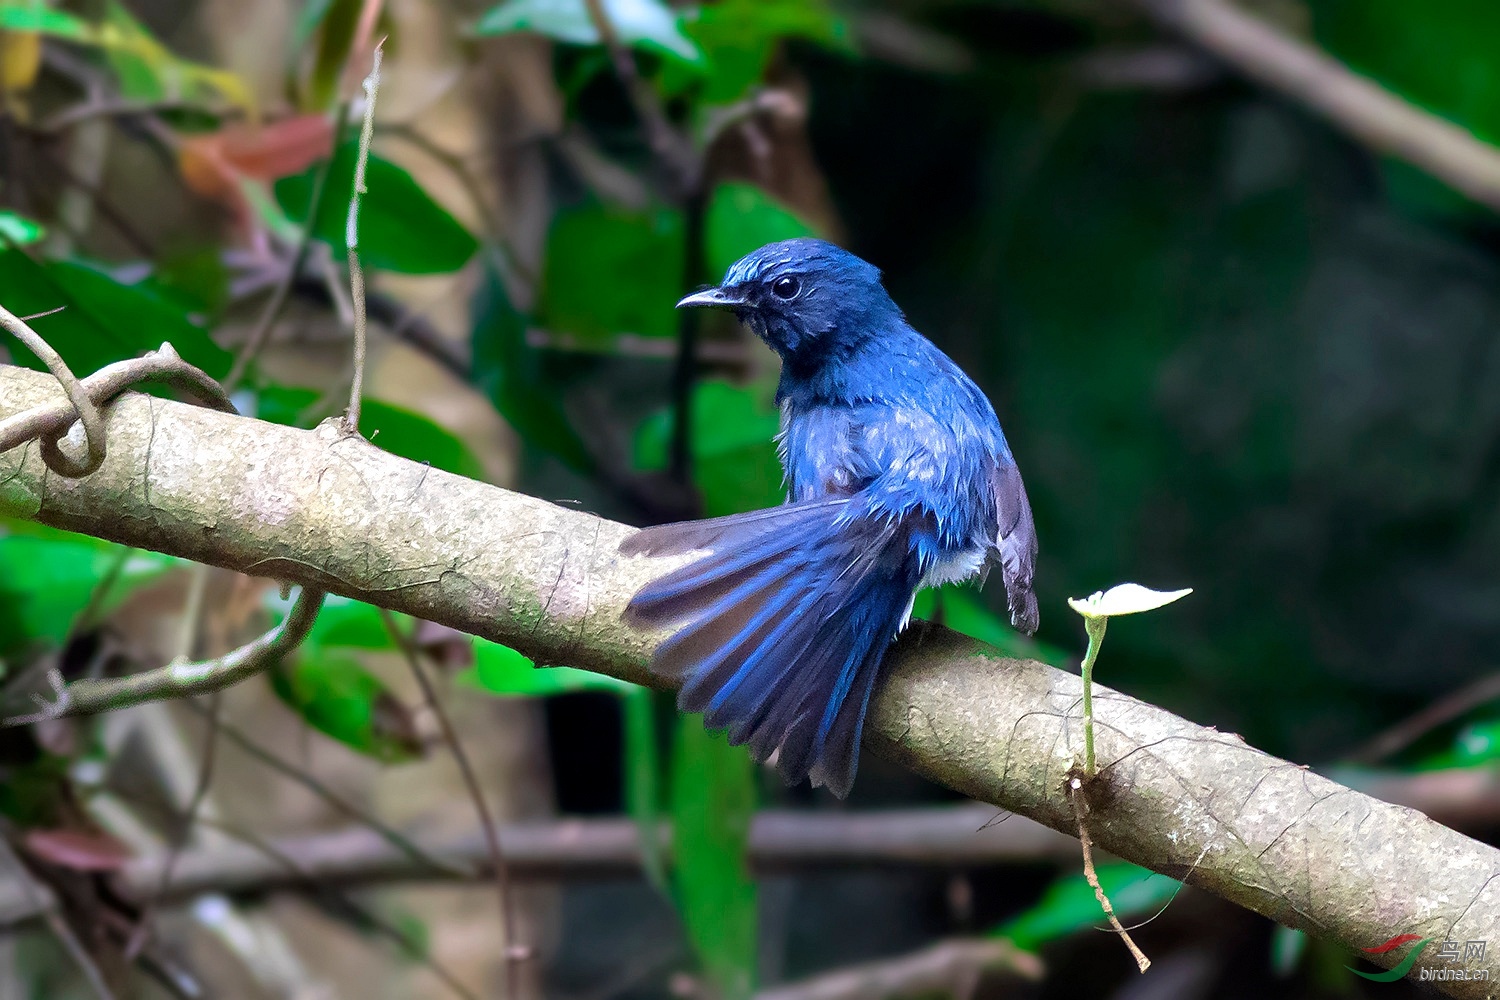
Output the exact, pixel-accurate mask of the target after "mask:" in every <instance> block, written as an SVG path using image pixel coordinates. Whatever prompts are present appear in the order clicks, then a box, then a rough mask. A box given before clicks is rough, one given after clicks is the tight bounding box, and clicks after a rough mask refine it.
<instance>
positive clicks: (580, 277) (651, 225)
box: [538, 203, 684, 339]
mask: <svg viewBox="0 0 1500 1000" xmlns="http://www.w3.org/2000/svg"><path fill="white" fill-rule="evenodd" d="M683 252H684V251H683V229H682V213H681V212H680V211H677V210H676V209H670V208H652V209H647V210H645V211H640V212H637V211H632V210H629V209H623V208H617V207H614V206H608V205H601V204H597V203H596V204H590V205H585V206H583V207H580V208H573V209H568V210H565V211H563V212H560V213H559V214H558V215H557V216H556V218H554V219H553V222H552V229H551V232H549V233H548V235H547V256H546V261H545V263H544V266H543V274H542V289H541V297H540V304H539V306H538V314H539V316H540V318H541V323H542V325H543V326H545V327H547V328H548V329H551V330H558V331H562V332H566V333H572V334H575V335H576V336H579V337H582V338H585V339H587V338H601V339H602V338H609V337H613V336H614V335H615V334H619V333H634V334H638V335H640V336H643V337H671V336H674V335H675V334H676V332H677V311H676V309H675V308H674V306H675V304H676V302H677V299H678V298H679V297H680V296H679V294H678V293H679V291H680V290H681V287H682V273H683V266H682V265H683Z"/></svg>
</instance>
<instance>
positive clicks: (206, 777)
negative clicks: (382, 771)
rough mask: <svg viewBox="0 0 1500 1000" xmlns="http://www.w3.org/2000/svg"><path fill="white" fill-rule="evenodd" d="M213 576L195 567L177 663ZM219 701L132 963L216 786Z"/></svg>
mask: <svg viewBox="0 0 1500 1000" xmlns="http://www.w3.org/2000/svg"><path fill="white" fill-rule="evenodd" d="M212 577H213V569H212V568H211V567H209V566H204V565H202V564H198V565H196V566H194V567H193V575H192V578H191V580H190V582H189V584H188V591H187V599H186V600H185V601H184V602H183V608H182V632H181V634H180V635H179V636H178V640H177V655H176V656H174V657H173V662H174V663H186V662H189V661H191V659H192V658H193V656H194V655H195V654H196V653H197V651H198V646H199V640H200V637H201V636H202V634H203V622H204V618H205V616H206V615H207V613H208V611H207V609H208V586H209V583H210V582H211V580H212ZM219 702H220V698H219V692H218V691H214V692H213V693H212V694H211V695H210V706H209V711H208V725H207V727H206V728H205V729H204V733H203V753H202V756H201V758H200V761H199V765H198V778H197V781H196V782H195V784H194V786H193V794H192V795H191V796H189V798H188V804H187V808H186V809H184V810H183V814H182V816H181V817H180V818H179V819H178V823H177V828H176V830H175V831H174V834H173V836H172V843H171V846H170V847H169V848H168V850H167V860H166V863H165V864H163V865H162V867H161V882H160V883H158V885H157V887H156V892H155V894H154V895H152V897H151V898H150V899H149V900H148V901H147V902H146V905H145V907H144V908H143V909H142V911H141V914H140V916H139V917H138V918H137V920H136V923H135V929H134V930H133V931H132V932H131V934H130V938H129V940H128V941H127V942H126V944H125V957H126V958H127V959H130V960H132V961H133V960H134V959H135V958H136V956H138V955H139V954H140V953H141V950H142V949H143V948H144V947H145V946H146V941H147V938H148V937H149V935H150V933H151V926H152V923H153V921H154V918H155V916H156V907H157V905H158V901H159V900H160V899H161V898H162V897H164V896H165V895H166V894H167V891H168V890H169V889H170V888H171V886H172V873H173V871H174V870H175V869H176V868H177V862H178V859H180V858H181V857H182V852H183V849H184V848H186V847H187V844H188V839H189V838H190V837H191V836H192V835H193V824H194V823H196V822H197V820H198V812H199V810H200V809H202V808H203V802H204V800H205V799H206V798H208V788H209V785H210V784H212V783H213V773H214V761H215V760H216V759H217V756H218V753H217V751H218V745H219V713H220V704H219Z"/></svg>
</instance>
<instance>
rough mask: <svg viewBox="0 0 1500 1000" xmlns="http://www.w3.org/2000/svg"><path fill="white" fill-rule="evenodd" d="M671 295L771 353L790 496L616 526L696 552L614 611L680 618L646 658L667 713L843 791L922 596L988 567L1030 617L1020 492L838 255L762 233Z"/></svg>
mask: <svg viewBox="0 0 1500 1000" xmlns="http://www.w3.org/2000/svg"><path fill="white" fill-rule="evenodd" d="M679 305H680V306H715V307H720V308H727V309H732V310H733V311H734V312H735V314H736V315H737V316H738V317H739V318H740V319H741V320H742V321H743V322H745V323H746V324H747V325H749V326H750V328H751V329H753V330H754V331H755V332H756V333H757V334H758V335H759V336H760V337H761V338H762V339H764V340H765V341H766V343H768V344H769V345H770V346H771V347H772V348H774V349H775V350H776V352H777V353H778V354H779V355H780V356H781V361H782V369H781V384H780V386H779V387H778V389H777V401H778V403H779V404H780V405H781V409H782V429H781V434H780V436H779V438H778V444H779V447H780V452H781V459H782V466H783V467H784V469H785V471H786V486H787V503H786V505H784V506H782V507H776V508H773V509H771V510H764V511H754V512H752V513H749V514H736V515H733V516H730V517H722V518H715V519H713V520H708V521H693V522H685V523H682V524H668V525H661V526H659V527H655V528H647V529H646V530H644V531H642V532H640V533H639V534H637V535H634V536H632V537H631V538H630V539H628V540H627V541H626V542H625V544H624V546H623V547H622V551H624V552H626V553H644V554H650V555H670V554H681V553H686V552H694V551H704V552H706V553H708V554H707V555H705V556H704V557H703V558H701V559H699V560H697V561H695V562H693V563H690V564H689V565H687V566H684V567H682V568H681V569H678V570H676V571H675V572H673V573H670V574H668V575H666V576H664V577H662V578H661V579H658V580H656V581H654V582H652V583H650V584H648V585H647V586H646V587H645V588H643V589H642V590H641V592H640V593H639V594H637V595H636V596H635V598H634V599H633V600H632V601H631V603H630V606H629V608H628V610H627V612H626V615H627V618H628V619H629V620H630V621H632V622H635V623H637V624H641V625H649V626H657V627H661V626H668V625H675V626H678V630H677V631H676V632H675V634H673V635H672V636H671V637H670V638H669V639H667V640H666V641H665V642H663V643H662V644H661V645H660V647H658V649H657V652H656V656H655V658H654V660H653V663H652V667H653V669H654V670H655V671H657V672H658V673H660V674H661V675H662V676H664V677H667V678H670V679H671V680H673V681H675V682H677V683H679V684H681V686H682V690H681V693H680V695H679V697H678V704H679V706H680V707H681V708H682V709H683V710H684V711H689V712H702V713H704V722H705V724H706V725H708V726H709V727H711V728H716V729H717V728H723V729H727V730H728V732H729V739H730V741H731V742H733V743H748V744H749V746H750V750H751V752H752V753H753V754H754V755H755V757H756V758H757V759H760V760H765V759H767V758H768V757H770V756H771V755H772V754H773V753H775V754H776V764H777V768H778V769H779V770H780V771H781V773H782V775H783V776H784V777H785V778H786V779H787V781H788V782H794V781H799V780H801V779H802V778H805V777H811V778H812V780H813V783H814V784H822V785H826V786H828V788H829V789H830V790H831V791H832V792H833V793H834V794H835V795H838V796H839V797H840V798H842V797H843V796H845V795H847V794H848V793H849V789H850V787H851V786H852V785H853V783H854V773H855V769H856V767H857V765H858V758H859V743H860V734H861V729H862V727H863V724H864V717H865V712H866V710H867V709H868V707H869V700H870V694H871V692H872V691H873V690H874V687H875V682H876V680H877V679H878V678H879V676H880V667H881V663H882V661H883V659H884V657H885V653H886V650H887V648H888V647H889V646H890V643H891V641H892V640H893V639H894V638H895V637H896V635H897V633H898V632H900V630H901V629H902V628H903V627H905V624H906V619H907V617H908V616H909V615H910V613H911V605H912V600H913V598H914V597H915V595H916V592H917V591H918V590H919V589H921V588H922V587H926V586H935V585H938V584H941V583H947V582H951V581H956V580H963V579H967V578H969V577H972V576H978V575H982V574H983V573H985V572H986V571H987V569H988V567H989V566H990V565H992V564H997V565H999V567H1000V570H1001V574H1002V576H1003V578H1004V581H1005V589H1006V595H1007V598H1008V601H1009V606H1010V616H1011V622H1012V624H1013V625H1015V626H1016V627H1017V628H1018V629H1020V630H1021V631H1023V632H1026V633H1027V634H1030V633H1031V632H1034V631H1035V630H1036V626H1037V606H1036V597H1035V595H1034V594H1033V593H1032V589H1031V578H1032V572H1033V568H1034V565H1035V561H1036V548H1037V547H1036V532H1035V529H1034V528H1033V526H1032V522H1031V508H1030V506H1029V504H1028V502H1027V499H1026V490H1025V487H1024V486H1023V485H1022V483H1021V475H1020V472H1019V471H1018V470H1017V469H1016V464H1015V460H1014V459H1013V458H1012V456H1011V453H1010V447H1009V446H1008V445H1007V444H1006V441H1005V435H1004V434H1003V433H1002V432H1001V430H1000V422H999V421H998V420H997V419H996V417H995V411H994V410H993V409H992V408H991V406H990V404H989V401H988V400H987V399H985V397H984V394H983V393H982V392H980V390H979V388H978V387H977V386H976V385H975V384H974V383H973V382H972V381H970V379H969V378H968V376H966V375H965V374H964V373H963V372H962V371H960V370H959V368H958V366H957V365H955V364H954V363H953V362H952V361H951V360H950V359H949V358H948V356H947V355H945V354H943V352H942V351H939V350H938V349H937V348H936V347H934V346H933V344H932V343H931V342H930V341H928V340H927V338H925V337H923V336H922V335H921V334H919V333H917V331H915V330H913V329H912V328H911V327H910V326H909V325H908V324H907V322H906V319H905V317H904V316H903V315H902V313H901V310H900V309H899V308H897V306H896V304H895V303H894V302H892V301H891V298H890V296H889V295H887V294H886V291H885V289H884V287H883V286H882V285H881V283H880V272H879V271H877V270H876V269H875V268H874V267H872V266H871V265H870V264H868V263H866V262H865V261H863V260H860V259H859V258H858V257H856V256H854V255H853V254H850V253H848V252H847V251H844V250H841V249H839V248H838V247H835V246H833V245H832V244H829V243H825V242H823V241H821V240H808V239H802V240H786V241H784V242H781V243H772V244H769V245H768V246H764V247H762V248H761V249H759V250H757V251H755V252H754V253H752V254H750V255H749V256H747V257H745V258H744V259H742V260H740V261H739V262H738V263H736V264H735V265H734V266H733V267H731V268H730V269H729V272H728V273H727V274H726V275H725V277H724V282H723V284H722V285H720V286H719V287H718V288H711V289H707V290H705V291H702V292H698V293H695V294H693V295H690V296H688V297H687V298H685V299H683V300H682V302H681V303H679Z"/></svg>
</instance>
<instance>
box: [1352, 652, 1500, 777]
mask: <svg viewBox="0 0 1500 1000" xmlns="http://www.w3.org/2000/svg"><path fill="white" fill-rule="evenodd" d="M1497 699H1500V673H1493V674H1490V675H1489V676H1488V677H1481V678H1480V679H1479V680H1477V681H1475V682H1474V683H1472V684H1469V685H1467V686H1465V687H1462V688H1459V689H1458V690H1457V691H1454V692H1453V693H1452V694H1450V695H1447V696H1446V697H1443V698H1439V699H1438V700H1437V701H1435V702H1433V703H1432V704H1431V705H1429V706H1427V707H1426V708H1424V709H1422V711H1420V712H1418V713H1417V714H1415V715H1413V716H1411V717H1409V718H1406V719H1403V720H1402V721H1400V722H1398V723H1396V724H1395V725H1394V726H1392V727H1390V728H1389V729H1387V730H1386V731H1385V732H1383V733H1381V734H1380V735H1378V736H1376V737H1375V738H1374V739H1372V740H1371V741H1370V742H1369V743H1367V744H1365V745H1364V746H1363V747H1361V748H1360V749H1358V750H1356V751H1355V752H1354V753H1352V754H1350V755H1349V760H1350V761H1351V762H1353V763H1356V764H1374V763H1377V762H1379V761H1382V760H1385V759H1386V758H1387V757H1391V756H1393V755H1395V754H1398V753H1400V752H1401V751H1402V750H1405V749H1406V748H1407V747H1409V746H1411V745H1412V744H1413V743H1415V742H1417V740H1419V739H1421V738H1422V737H1423V736H1426V735H1427V734H1428V733H1430V732H1432V731H1433V730H1434V729H1436V728H1438V727H1439V726H1443V725H1446V724H1448V723H1450V722H1452V721H1453V720H1454V719H1457V718H1459V717H1460V716H1462V715H1467V714H1468V713H1469V712H1471V711H1473V710H1474V709H1476V708H1479V707H1480V706H1481V705H1486V704H1488V703H1490V702H1492V701H1495V700H1497Z"/></svg>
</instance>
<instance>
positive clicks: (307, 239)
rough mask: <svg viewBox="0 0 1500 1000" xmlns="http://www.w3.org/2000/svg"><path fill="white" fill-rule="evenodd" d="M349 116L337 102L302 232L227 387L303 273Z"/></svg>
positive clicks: (255, 352) (261, 346) (266, 336)
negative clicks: (330, 140)
mask: <svg viewBox="0 0 1500 1000" xmlns="http://www.w3.org/2000/svg"><path fill="white" fill-rule="evenodd" d="M348 117H349V105H347V104H343V105H340V106H339V109H338V111H337V118H336V119H335V120H334V125H333V146H332V148H331V149H330V151H329V154H328V159H326V160H324V161H323V163H322V164H321V165H320V166H319V167H318V169H317V172H316V173H314V174H313V186H312V191H311V193H310V194H309V195H308V199H307V217H306V219H305V221H304V222H303V224H302V232H301V234H300V235H299V236H298V237H297V247H296V249H295V250H293V251H292V257H291V260H290V261H289V262H288V264H287V269H286V273H285V274H283V275H282V276H281V279H280V280H279V281H278V282H277V283H276V287H275V288H274V289H273V290H272V292H271V297H270V298H269V299H267V300H266V304H265V306H264V307H262V309H261V311H260V316H259V317H258V318H257V319H256V321H255V326H254V327H252V328H251V330H250V333H249V334H248V335H247V336H246V337H245V340H244V342H243V343H242V344H241V345H240V352H239V354H237V355H236V356H235V359H234V365H233V366H232V367H231V368H230V369H229V374H228V375H226V376H225V377H224V384H225V385H226V386H228V387H229V388H230V389H233V388H235V387H236V386H238V385H239V384H240V381H241V380H242V379H244V377H245V374H246V373H247V372H248V371H249V370H250V365H251V363H252V362H253V361H254V360H255V359H256V357H258V356H259V355H260V352H261V351H263V350H265V346H266V342H267V341H268V340H270V338H271V330H272V329H273V328H274V327H275V326H276V320H277V319H278V318H279V317H280V316H281V311H282V310H283V309H284V308H286V302H287V299H288V297H290V295H291V292H292V289H293V288H294V287H295V286H296V284H297V280H298V278H299V277H300V276H301V274H302V268H303V267H304V266H305V265H306V263H307V255H308V253H309V252H310V251H311V250H312V244H313V234H314V232H315V231H316V229H317V224H318V216H319V215H320V214H321V213H322V210H323V192H324V191H326V190H327V188H328V175H329V174H330V173H332V172H333V161H334V160H335V159H336V158H337V157H338V151H339V140H340V137H341V135H342V133H343V129H344V122H345V120H346V119H347V118H348Z"/></svg>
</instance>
